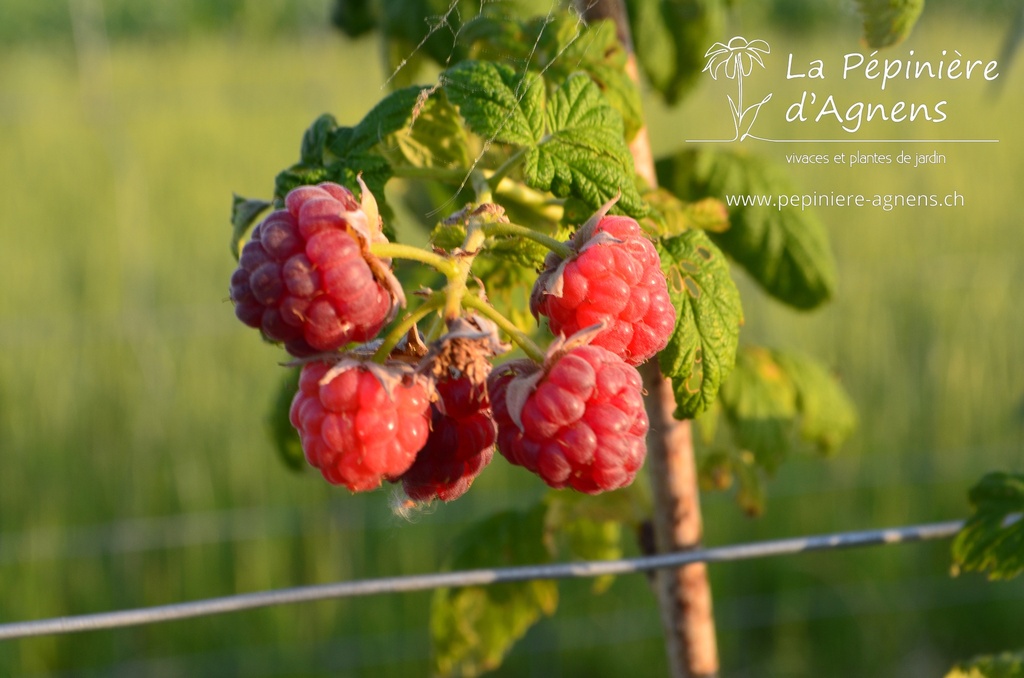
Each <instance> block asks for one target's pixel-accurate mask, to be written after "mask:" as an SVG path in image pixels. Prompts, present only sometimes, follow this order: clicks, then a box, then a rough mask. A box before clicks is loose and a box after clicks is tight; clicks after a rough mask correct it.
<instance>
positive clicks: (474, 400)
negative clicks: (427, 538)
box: [401, 377, 497, 501]
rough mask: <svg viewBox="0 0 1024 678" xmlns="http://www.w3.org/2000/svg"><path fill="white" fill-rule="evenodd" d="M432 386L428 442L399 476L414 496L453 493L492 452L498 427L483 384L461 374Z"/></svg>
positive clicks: (458, 491)
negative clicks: (435, 397)
mask: <svg viewBox="0 0 1024 678" xmlns="http://www.w3.org/2000/svg"><path fill="white" fill-rule="evenodd" d="M437 392H438V394H439V395H440V396H441V401H440V403H434V404H433V405H432V406H431V409H432V411H433V423H432V427H431V431H430V436H429V437H428V438H427V444H426V445H424V446H423V449H422V450H420V453H419V454H418V455H416V462H415V463H414V464H413V465H412V467H411V468H410V469H409V470H408V471H406V472H405V475H403V476H402V478H401V480H402V487H403V489H404V490H405V493H406V494H407V495H408V496H409V498H410V499H413V500H415V501H430V500H432V499H440V500H441V501H452V500H453V499H458V498H459V497H461V496H462V495H463V494H465V493H466V490H468V489H469V486H470V485H471V484H472V483H473V480H474V479H475V478H476V477H477V476H478V475H479V474H480V471H482V470H483V469H484V467H485V466H487V465H488V464H489V463H491V458H492V457H493V456H494V439H495V438H496V437H497V428H496V426H495V424H494V420H493V419H492V418H491V408H490V403H489V402H488V399H487V390H486V388H485V387H484V386H483V385H482V384H480V385H474V384H473V383H472V382H471V381H470V380H469V379H468V378H467V377H460V378H458V379H447V380H444V381H440V382H438V383H437ZM439 404H440V405H441V406H439Z"/></svg>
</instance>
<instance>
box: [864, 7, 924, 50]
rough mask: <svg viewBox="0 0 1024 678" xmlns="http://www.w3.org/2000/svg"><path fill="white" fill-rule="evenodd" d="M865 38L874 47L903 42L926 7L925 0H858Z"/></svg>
mask: <svg viewBox="0 0 1024 678" xmlns="http://www.w3.org/2000/svg"><path fill="white" fill-rule="evenodd" d="M857 8H858V9H859V10H860V13H861V16H862V17H863V18H864V40H865V41H867V43H868V46H869V47H871V48H872V49H881V48H882V47H891V46H892V45H896V44H899V43H901V42H903V41H904V40H905V39H906V38H907V36H909V35H910V31H911V30H913V28H914V24H915V23H917V19H918V17H919V16H921V10H923V9H924V0H857Z"/></svg>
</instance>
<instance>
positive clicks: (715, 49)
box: [703, 35, 772, 141]
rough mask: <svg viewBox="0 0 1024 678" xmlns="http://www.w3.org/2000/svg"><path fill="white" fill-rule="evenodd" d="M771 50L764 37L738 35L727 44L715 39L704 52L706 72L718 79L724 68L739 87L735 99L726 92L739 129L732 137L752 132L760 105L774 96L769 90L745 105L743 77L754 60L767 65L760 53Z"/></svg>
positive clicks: (724, 71) (728, 76)
mask: <svg viewBox="0 0 1024 678" xmlns="http://www.w3.org/2000/svg"><path fill="white" fill-rule="evenodd" d="M770 53H771V48H770V47H769V46H768V43H767V42H765V41H764V40H747V39H746V38H744V37H742V36H739V35H737V36H736V37H734V38H732V39H731V40H729V42H728V43H727V44H723V43H721V42H716V43H715V44H713V45H711V47H710V48H709V49H708V51H707V53H705V54H704V58H705V59H707V60H708V63H707V65H706V66H704V71H703V72H708V73H711V77H712V78H714V79H715V80H718V73H719V72H723V73H724V74H725V77H726V78H728V79H729V80H735V81H736V84H737V87H738V90H739V91H738V92H737V96H736V99H735V100H733V98H732V96H731V95H726V97H727V98H728V99H729V112H730V113H731V114H732V122H733V126H734V127H735V129H736V135H735V136H734V137H733V138H732V139H730V140H729V141H743V140H744V139H746V138H747V137H749V136H751V134H750V128H751V127H753V125H754V120H756V119H757V114H758V112H759V111H760V110H761V106H764V105H765V104H766V103H767V102H768V100H769V99H771V98H772V95H771V94H769V95H768V96H766V97H765V98H764V99H762V100H761V101H759V102H757V103H756V104H751V105H750V106H747V107H746V108H744V107H743V78H745V77H747V76H748V75H750V74H751V73H752V72H753V71H754V64H755V63H756V64H757V65H758V66H760V67H761V68H764V61H763V60H762V59H761V55H762V54H770Z"/></svg>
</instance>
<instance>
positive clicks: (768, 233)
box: [657, 150, 836, 309]
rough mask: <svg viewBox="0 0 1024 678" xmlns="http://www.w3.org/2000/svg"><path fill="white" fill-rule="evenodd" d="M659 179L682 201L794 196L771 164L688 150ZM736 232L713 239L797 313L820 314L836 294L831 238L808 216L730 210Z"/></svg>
mask: <svg viewBox="0 0 1024 678" xmlns="http://www.w3.org/2000/svg"><path fill="white" fill-rule="evenodd" d="M657 172H658V179H659V181H660V182H661V184H662V186H665V187H666V188H668V189H669V190H671V191H672V192H673V193H675V194H676V195H677V196H678V197H679V198H681V199H683V200H697V199H700V198H704V197H707V196H711V197H714V198H718V199H726V197H732V196H754V197H756V196H769V197H775V196H778V195H792V194H794V193H797V191H796V190H795V189H794V188H793V186H792V184H791V183H790V181H789V179H788V177H787V176H786V175H785V173H784V172H783V171H782V170H780V169H779V168H777V167H775V166H774V165H771V164H770V163H768V162H767V161H766V160H764V159H762V158H759V157H756V156H751V155H746V154H743V153H740V152H733V151H711V150H702V151H692V150H691V151H684V152H682V153H680V154H678V155H676V156H673V157H671V158H666V159H662V160H659V161H658V163H657ZM729 221H730V224H731V226H730V228H729V229H728V230H726V231H724V232H723V233H715V234H713V235H712V239H713V240H714V241H715V242H716V243H717V244H718V245H719V246H720V247H721V248H722V249H723V250H724V251H725V252H726V254H728V255H729V256H731V257H732V258H733V259H735V260H736V261H737V263H739V264H740V265H741V266H743V268H745V269H746V270H747V271H748V272H749V273H750V274H751V275H752V276H753V277H754V279H755V280H756V281H757V282H758V283H759V284H760V285H761V286H762V287H763V288H764V290H765V291H766V292H768V293H769V294H771V295H772V296H774V297H775V298H776V299H778V300H780V301H782V302H784V303H786V304H789V305H790V306H793V307H795V308H800V309H810V308H814V307H816V306H818V305H820V304H822V303H824V302H825V301H827V300H828V299H829V298H831V297H832V296H833V295H834V293H835V287H836V264H835V259H834V258H833V255H832V250H831V248H830V245H829V240H828V234H827V232H826V231H825V228H824V227H823V226H822V224H821V222H820V221H818V219H817V218H816V217H814V216H813V213H812V212H810V211H803V210H801V209H800V208H799V207H786V208H783V209H779V208H777V207H773V206H764V205H746V206H744V205H738V206H734V207H730V208H729Z"/></svg>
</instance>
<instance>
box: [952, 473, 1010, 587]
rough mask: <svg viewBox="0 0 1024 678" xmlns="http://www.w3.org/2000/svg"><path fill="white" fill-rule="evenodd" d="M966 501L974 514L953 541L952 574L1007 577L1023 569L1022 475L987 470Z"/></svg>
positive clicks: (992, 577)
mask: <svg viewBox="0 0 1024 678" xmlns="http://www.w3.org/2000/svg"><path fill="white" fill-rule="evenodd" d="M969 500H970V502H971V505H972V506H973V507H974V513H973V514H972V515H971V517H970V518H968V519H967V522H966V523H965V524H964V527H963V529H962V530H960V532H959V533H958V534H957V536H956V538H955V539H954V540H953V563H954V566H953V567H954V573H958V572H960V571H965V572H986V573H987V574H988V578H989V579H1011V578H1013V577H1016V576H1017V575H1019V574H1020V573H1021V572H1024V474H1021V473H1005V472H995V473H989V474H988V475H986V476H985V477H984V478H982V479H981V480H980V481H979V482H978V484H977V485H975V486H974V487H972V488H971V491H970V494H969Z"/></svg>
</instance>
